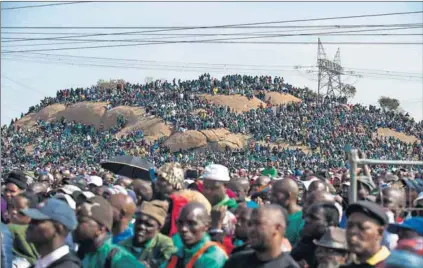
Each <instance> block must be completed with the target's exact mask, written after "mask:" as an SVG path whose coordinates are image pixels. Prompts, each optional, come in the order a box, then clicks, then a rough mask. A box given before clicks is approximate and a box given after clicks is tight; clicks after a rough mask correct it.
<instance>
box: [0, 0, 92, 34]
mask: <svg viewBox="0 0 423 268" xmlns="http://www.w3.org/2000/svg"><path fill="white" fill-rule="evenodd" d="M82 3H91V2H87V1H79V2H64V3H55V4H44V5H32V6H20V7H6V8H2V9H1V10H16V9H24V8H37V7H50V6H62V5H73V4H82ZM2 28H3V27H2Z"/></svg>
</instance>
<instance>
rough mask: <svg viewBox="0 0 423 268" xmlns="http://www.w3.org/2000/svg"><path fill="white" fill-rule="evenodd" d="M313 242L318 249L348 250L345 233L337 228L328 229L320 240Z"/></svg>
mask: <svg viewBox="0 0 423 268" xmlns="http://www.w3.org/2000/svg"><path fill="white" fill-rule="evenodd" d="M313 242H314V244H315V245H316V246H319V247H324V248H333V249H339V250H345V251H347V250H348V245H347V237H346V232H345V230H344V229H341V228H338V227H329V228H328V229H326V232H325V234H324V235H323V236H322V238H320V240H318V241H317V240H316V239H315V240H313Z"/></svg>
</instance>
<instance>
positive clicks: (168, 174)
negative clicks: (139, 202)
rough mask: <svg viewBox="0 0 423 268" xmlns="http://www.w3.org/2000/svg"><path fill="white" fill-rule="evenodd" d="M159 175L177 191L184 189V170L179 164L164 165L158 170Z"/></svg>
mask: <svg viewBox="0 0 423 268" xmlns="http://www.w3.org/2000/svg"><path fill="white" fill-rule="evenodd" d="M157 175H158V176H160V177H161V178H162V179H164V180H166V181H167V182H169V183H170V185H172V187H173V188H174V189H175V190H182V189H183V188H184V170H183V169H182V166H181V164H179V163H177V162H175V163H166V164H164V165H163V166H162V167H160V168H159V169H158V170H157Z"/></svg>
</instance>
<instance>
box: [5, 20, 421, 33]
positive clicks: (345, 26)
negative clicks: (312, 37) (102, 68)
mask: <svg viewBox="0 0 423 268" xmlns="http://www.w3.org/2000/svg"><path fill="white" fill-rule="evenodd" d="M415 25H422V23H402V24H333V25H280V26H279V27H280V28H296V29H298V28H300V29H321V28H325V29H326V28H335V29H343V28H374V27H377V28H382V27H383V28H386V27H404V26H415ZM291 31H292V30H291ZM294 31H296V30H294ZM298 31H301V30H298ZM247 33H254V32H246V33H242V34H247ZM270 33H271V32H270ZM1 34H23V35H32V34H38V35H57V34H63V35H73V34H93V33H92V32H91V33H87V32H85V33H84V32H82V33H81V32H78V33H70V32H54V33H52V32H4V31H2V32H1ZM100 34H116V35H117V34H123V35H197V34H198V33H182V34H180V33H148V32H147V33H144V32H127V33H126V32H117V33H100ZM204 35H207V34H204Z"/></svg>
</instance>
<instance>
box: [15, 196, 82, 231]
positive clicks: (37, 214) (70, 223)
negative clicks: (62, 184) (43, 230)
mask: <svg viewBox="0 0 423 268" xmlns="http://www.w3.org/2000/svg"><path fill="white" fill-rule="evenodd" d="M21 212H22V213H23V214H25V215H26V216H28V217H30V218H31V219H34V220H51V221H55V222H58V223H60V224H62V225H64V226H65V227H66V228H67V229H68V230H69V231H73V230H75V229H76V226H77V224H78V222H77V220H76V216H75V212H74V211H73V209H72V208H71V207H70V206H69V205H68V204H67V203H66V202H65V201H63V200H59V199H57V198H49V199H47V200H46V201H45V202H41V203H40V204H39V205H38V206H37V208H29V209H23V210H21Z"/></svg>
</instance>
